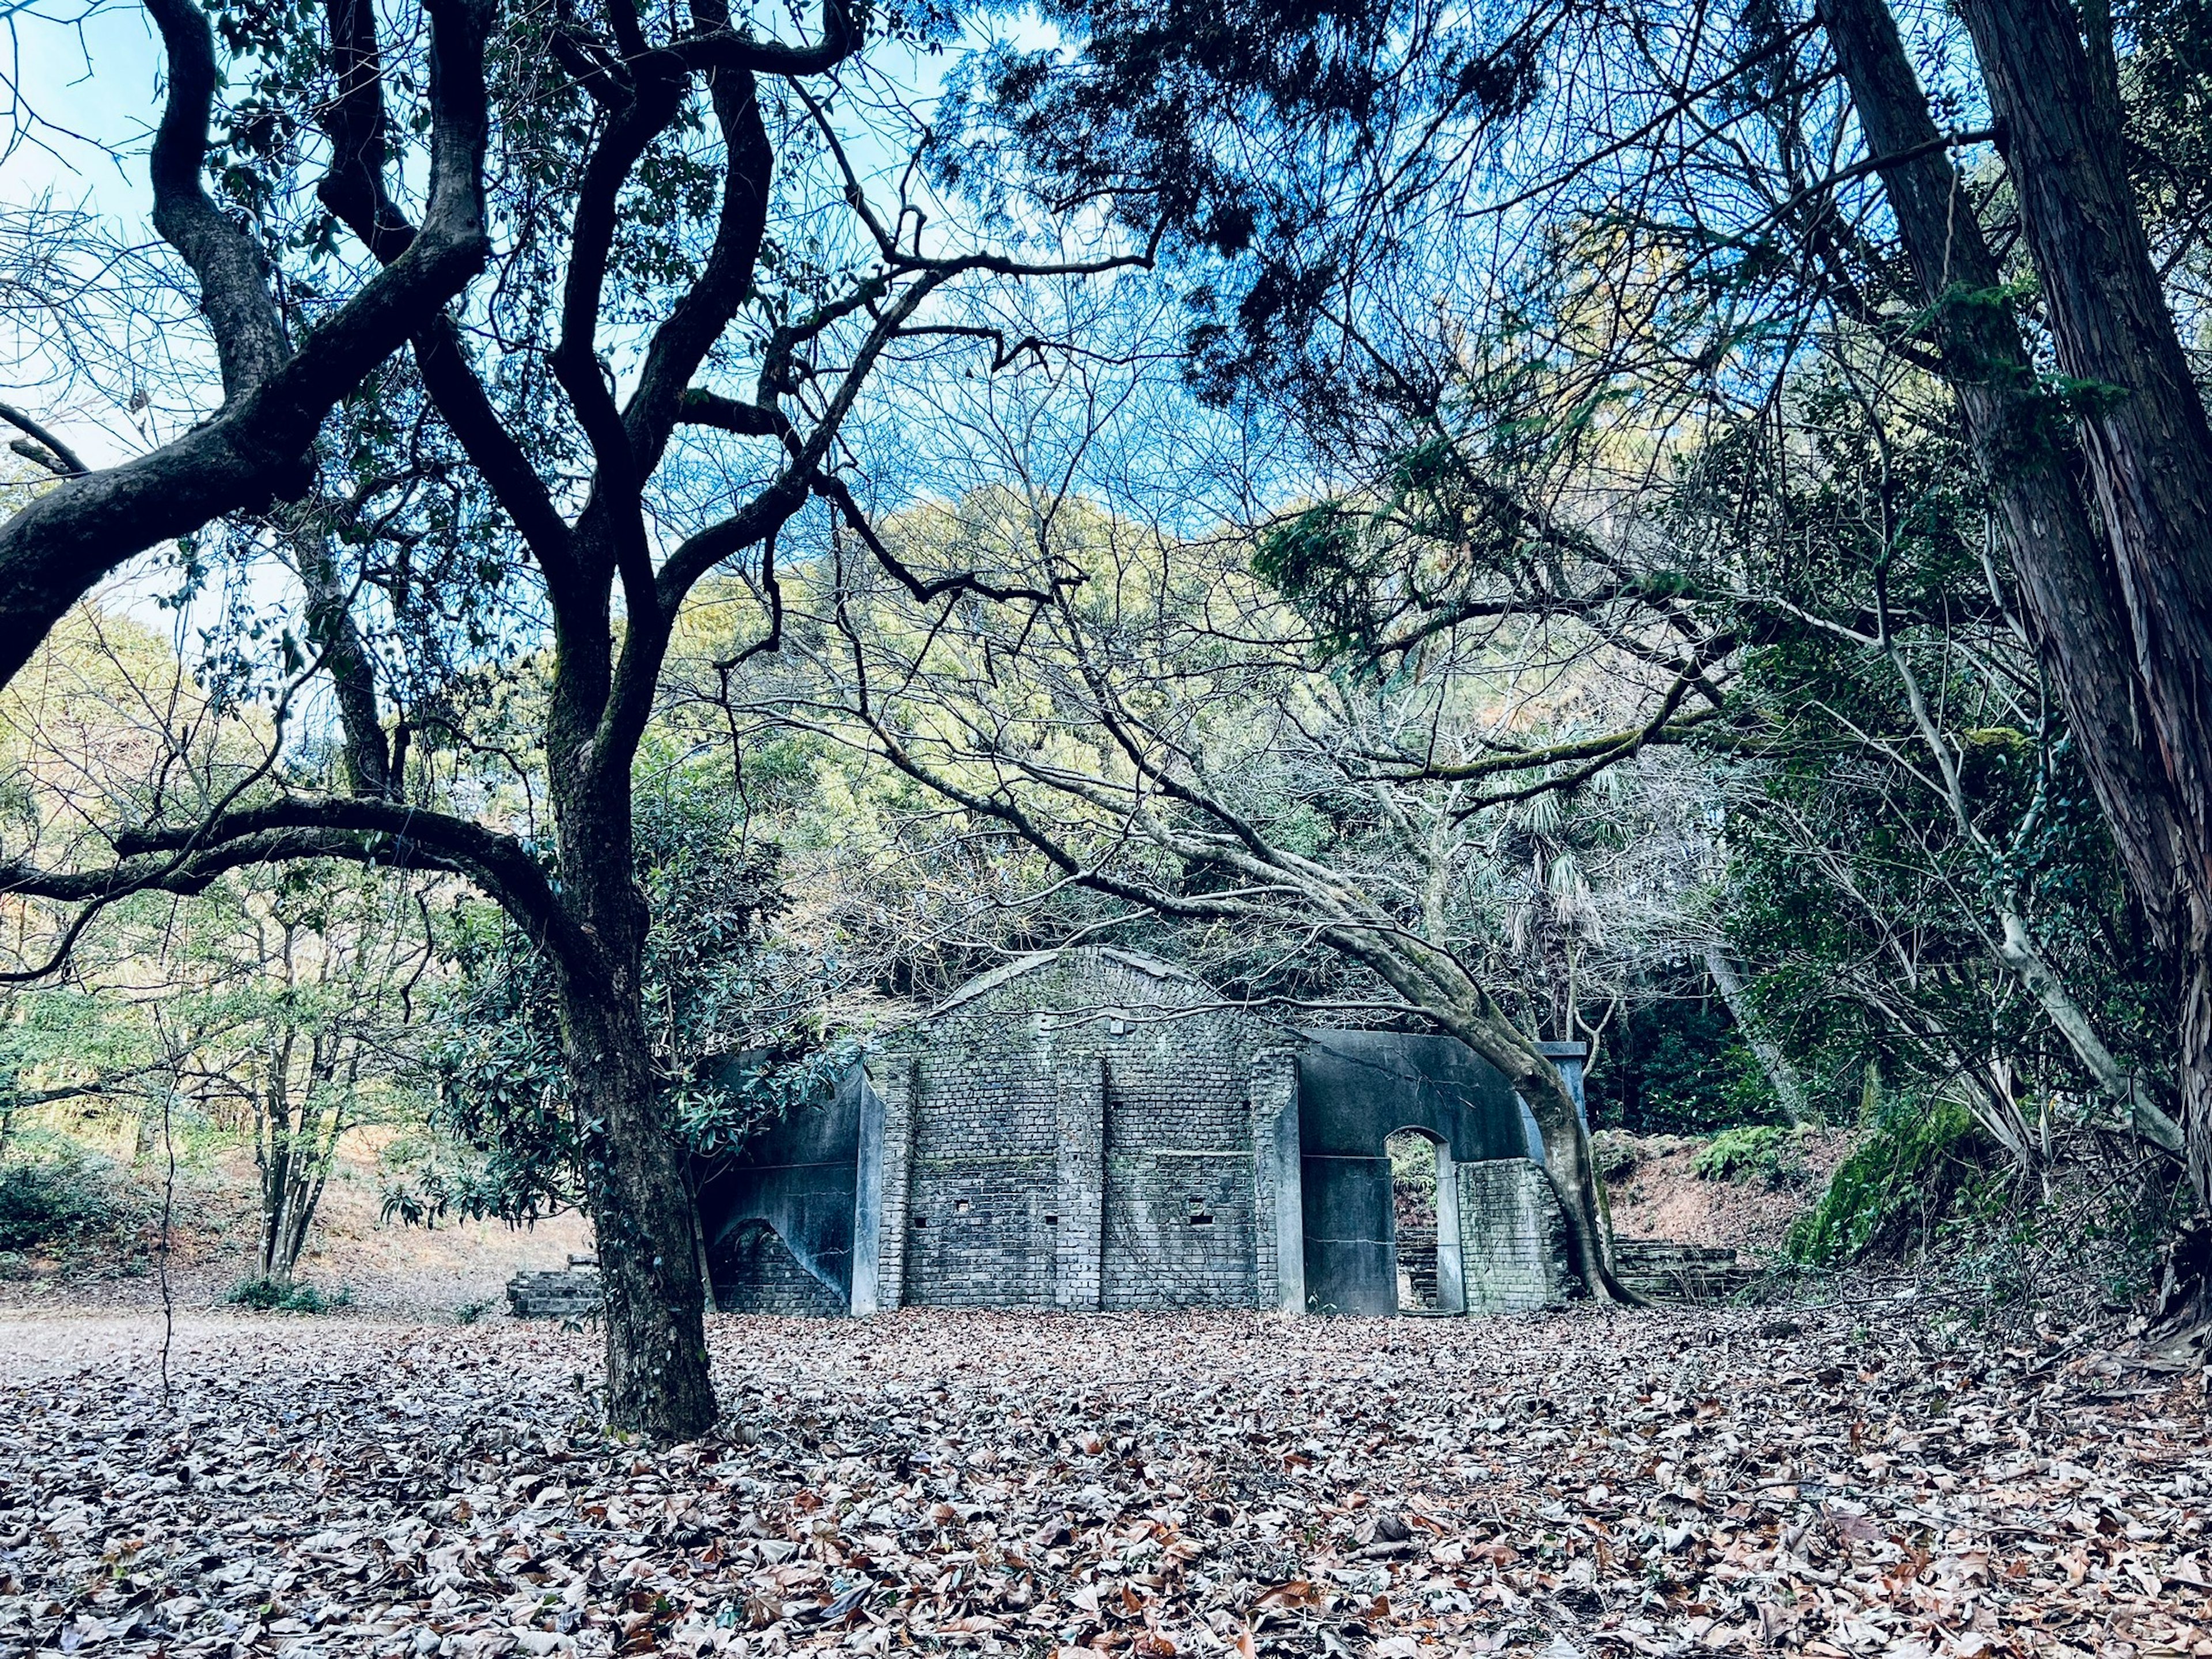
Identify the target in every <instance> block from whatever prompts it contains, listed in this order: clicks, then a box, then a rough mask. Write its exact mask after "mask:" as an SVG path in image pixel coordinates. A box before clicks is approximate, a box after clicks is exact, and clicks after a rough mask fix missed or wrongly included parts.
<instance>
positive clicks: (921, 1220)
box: [914, 1215, 929, 1227]
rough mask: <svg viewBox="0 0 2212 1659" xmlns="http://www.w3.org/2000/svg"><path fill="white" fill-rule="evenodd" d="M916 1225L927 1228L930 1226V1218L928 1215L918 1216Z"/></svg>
mask: <svg viewBox="0 0 2212 1659" xmlns="http://www.w3.org/2000/svg"><path fill="white" fill-rule="evenodd" d="M914 1225H915V1226H917V1227H927V1225H929V1218H928V1217H927V1216H926V1215H918V1216H916V1217H915V1218H914Z"/></svg>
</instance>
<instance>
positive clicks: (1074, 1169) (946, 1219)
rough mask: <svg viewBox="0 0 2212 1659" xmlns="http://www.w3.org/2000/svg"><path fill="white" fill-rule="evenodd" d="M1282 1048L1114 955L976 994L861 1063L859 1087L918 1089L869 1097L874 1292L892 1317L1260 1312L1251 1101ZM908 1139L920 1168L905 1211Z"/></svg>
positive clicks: (1022, 976)
mask: <svg viewBox="0 0 2212 1659" xmlns="http://www.w3.org/2000/svg"><path fill="white" fill-rule="evenodd" d="M1284 1045H1285V1031H1284V1030H1283V1029H1282V1028H1281V1027H1279V1026H1278V1025H1277V1024H1274V1023H1273V1022H1272V1021H1269V1020H1267V1019H1263V1018H1259V1017H1257V1016H1255V1015H1251V1014H1247V1013H1244V1012H1240V1011H1237V1010H1235V1009H1225V1008H1222V1007H1220V1006H1218V999H1217V998H1216V996H1215V994H1214V993H1213V992H1212V989H1211V988H1210V987H1207V986H1206V985H1205V984H1204V983H1203V982H1201V981H1198V980H1196V979H1194V978H1191V977H1190V976H1188V975H1184V974H1182V973H1180V972H1178V971H1176V970H1175V969H1170V968H1167V967H1165V966H1164V964H1155V963H1148V962H1146V961H1145V960H1144V959H1142V958H1140V957H1130V956H1127V955H1124V954H1122V953H1121V952H1119V951H1110V950H1103V949H1083V950H1075V951H1064V952H1061V953H1060V954H1059V955H1057V956H1055V957H1048V958H1043V959H1037V960H1032V961H1030V962H1028V963H1018V964H1016V965H1015V967H1014V968H1013V969H1011V970H1002V971H1001V972H1000V974H998V975H991V976H989V977H987V978H986V979H984V980H982V981H978V982H977V984H976V985H975V986H974V987H970V988H969V990H968V991H967V992H965V993H963V994H962V995H961V996H960V997H958V998H956V999H955V1000H954V1001H953V1002H952V1003H951V1004H949V1005H947V1006H945V1007H944V1008H941V1009H939V1011H938V1012H937V1013H936V1014H935V1015H934V1016H933V1018H931V1019H929V1020H928V1021H927V1022H925V1023H924V1024H922V1025H921V1026H918V1027H915V1028H913V1029H912V1030H909V1031H908V1032H903V1033H901V1034H900V1036H899V1037H898V1038H897V1039H895V1040H894V1041H893V1042H890V1043H887V1044H885V1045H884V1048H883V1050H881V1051H880V1053H879V1054H878V1057H876V1058H875V1059H873V1060H872V1061H871V1066H870V1074H871V1079H874V1078H875V1076H876V1074H877V1073H878V1072H882V1073H885V1074H895V1073H900V1072H902V1071H903V1072H905V1073H906V1074H907V1075H908V1076H910V1078H911V1083H910V1085H908V1090H907V1095H908V1097H907V1099H905V1100H904V1101H902V1102H898V1103H894V1102H893V1100H892V1098H891V1093H890V1092H886V1091H884V1088H883V1087H882V1086H881V1085H878V1090H877V1091H878V1096H879V1097H882V1098H883V1099H884V1124H885V1133H884V1141H885V1148H886V1152H885V1158H884V1206H883V1213H884V1238H883V1240H882V1241H881V1260H882V1261H883V1263H884V1270H883V1271H881V1272H880V1273H879V1278H880V1279H882V1280H883V1281H884V1284H885V1285H888V1284H889V1283H890V1279H891V1278H892V1277H893V1273H894V1271H895V1273H896V1279H897V1280H898V1284H899V1300H902V1301H903V1302H905V1303H907V1304H912V1305H917V1306H933V1307H946V1306H950V1307H980V1306H992V1307H1037V1308H1049V1307H1059V1308H1066V1309H1096V1308H1105V1309H1115V1310H1127V1309H1146V1308H1181V1307H1216V1308H1219V1307H1229V1308H1249V1307H1255V1306H1260V1305H1273V1296H1274V1280H1275V1263H1274V1260H1273V1252H1274V1249H1275V1245H1274V1240H1273V1231H1272V1229H1273V1207H1272V1203H1271V1202H1270V1203H1269V1204H1268V1205H1267V1206H1265V1212H1266V1220H1267V1227H1268V1236H1267V1240H1266V1249H1267V1256H1268V1260H1267V1272H1266V1273H1265V1274H1264V1276H1263V1275H1262V1273H1261V1271H1260V1264H1259V1261H1258V1259H1257V1258H1258V1255H1259V1249H1258V1243H1259V1241H1258V1239H1257V1238H1256V1237H1255V1230H1256V1229H1257V1228H1258V1226H1259V1224H1260V1221H1261V1215H1262V1210H1263V1205H1262V1202H1261V1194H1258V1193H1257V1192H1256V1191H1255V1184H1254V1183H1255V1170H1254V1164H1253V1155H1252V1146H1253V1121H1254V1119H1253V1109H1254V1099H1253V1084H1254V1079H1255V1072H1256V1073H1258V1074H1260V1075H1262V1076H1270V1077H1271V1076H1272V1075H1273V1073H1269V1072H1268V1071H1267V1068H1266V1067H1263V1066H1256V1064H1255V1062H1256V1061H1257V1060H1258V1059H1259V1057H1260V1056H1261V1055H1262V1054H1267V1053H1270V1052H1271V1051H1276V1050H1279V1049H1281V1048H1283V1047H1284ZM891 1092H896V1085H895V1086H894V1089H893V1091H891ZM895 1119H896V1120H899V1121H896V1122H895V1121H894V1120H895ZM901 1133H903V1134H907V1135H910V1137H911V1144H912V1148H913V1151H912V1154H911V1158H910V1162H909V1164H908V1169H907V1170H906V1180H907V1182H908V1186H907V1192H906V1195H905V1200H904V1203H903V1206H901V1205H900V1204H899V1203H898V1201H897V1200H896V1199H895V1198H894V1196H893V1194H894V1191H895V1182H896V1179H897V1175H898V1172H897V1171H896V1170H895V1169H894V1167H893V1165H894V1162H895V1159H894V1158H893V1156H892V1150H891V1149H892V1146H893V1142H894V1139H895V1136H896V1135H897V1134H901ZM901 1209H902V1213H901V1214H899V1215H898V1218H897V1219H898V1223H899V1225H898V1229H897V1232H896V1237H894V1234H893V1218H894V1212H895V1211H899V1210H901ZM895 1249H896V1251H897V1252H898V1254H899V1256H900V1260H899V1261H898V1262H897V1264H896V1269H895V1270H893V1269H892V1268H891V1264H890V1257H891V1255H892V1254H893V1252H894V1250H895ZM1263 1298H1264V1299H1265V1300H1264V1302H1263ZM884 1303H885V1305H895V1304H893V1303H892V1302H891V1300H890V1296H889V1295H888V1293H886V1294H885V1296H884Z"/></svg>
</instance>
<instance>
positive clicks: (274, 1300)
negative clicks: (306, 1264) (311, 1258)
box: [223, 1279, 353, 1314]
mask: <svg viewBox="0 0 2212 1659" xmlns="http://www.w3.org/2000/svg"><path fill="white" fill-rule="evenodd" d="M223 1300H224V1301H226V1302H228V1303H229V1304H230V1305H231V1306H233V1307H234V1308H258V1309H259V1310H261V1311H262V1312H264V1313H302V1314H325V1313H335V1312H337V1310H339V1309H341V1308H349V1307H351V1306H352V1305H353V1291H352V1290H351V1289H350V1288H349V1287H348V1286H346V1285H339V1286H338V1288H337V1290H336V1291H332V1292H331V1294H330V1295H328V1296H325V1294H324V1293H323V1292H322V1291H319V1290H318V1289H316V1288H315V1287H314V1286H313V1285H310V1284H308V1283H307V1281H306V1280H305V1279H299V1280H295V1281H291V1282H289V1283H288V1282H287V1281H285V1280H283V1279H246V1280H245V1281H244V1282H242V1283H240V1284H237V1285H232V1286H231V1287H230V1291H229V1292H228V1294H227V1295H226V1296H225V1297H223Z"/></svg>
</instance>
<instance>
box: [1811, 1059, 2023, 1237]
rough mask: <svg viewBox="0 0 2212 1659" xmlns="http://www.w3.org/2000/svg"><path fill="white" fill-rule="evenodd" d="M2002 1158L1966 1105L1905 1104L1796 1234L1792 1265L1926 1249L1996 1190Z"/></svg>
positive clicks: (1887, 1116) (1846, 1166)
mask: <svg viewBox="0 0 2212 1659" xmlns="http://www.w3.org/2000/svg"><path fill="white" fill-rule="evenodd" d="M1995 1156H1996V1147H1995V1146H1992V1145H1991V1144H1990V1139H1989V1137H1988V1136H1987V1135H1986V1134H1985V1133H1984V1132H1983V1131H1982V1129H1981V1127H1980V1126H1979V1125H1978V1124H1977V1123H1976V1122H1975V1121H1974V1118H1973V1115H1972V1113H1971V1112H1969V1111H1967V1110H1966V1108H1965V1107H1964V1106H1961V1105H1959V1104H1957V1103H1954V1102H1950V1101H1946V1100H1941V1099H1936V1100H1927V1101H1923V1100H1921V1099H1918V1098H1915V1097H1904V1098H1901V1099H1899V1100H1898V1101H1897V1102H1896V1103H1894V1104H1893V1105H1892V1106H1891V1107H1889V1108H1888V1109H1887V1110H1886V1111H1885V1112H1884V1113H1883V1115H1882V1117H1881V1121H1880V1122H1879V1123H1877V1124H1876V1125H1875V1128H1874V1131H1873V1133H1871V1134H1869V1136H1868V1138H1867V1140H1866V1143H1865V1144H1864V1145H1863V1146H1860V1147H1859V1148H1858V1150H1857V1151H1856V1152H1853V1153H1852V1154H1851V1155H1850V1157H1849V1158H1846V1159H1844V1162H1843V1164H1841V1165H1840V1166H1839V1167H1838V1169H1837V1170H1836V1173H1835V1175H1834V1176H1833V1177H1832V1179H1831V1180H1830V1181H1829V1182H1828V1188H1827V1191H1826V1192H1825V1193H1824V1194H1821V1197H1820V1202H1819V1203H1818V1204H1816V1205H1814V1206H1813V1208H1812V1209H1811V1210H1810V1211H1808V1212H1807V1213H1806V1214H1805V1215H1803V1216H1802V1217H1801V1218H1799V1219H1798V1221H1797V1223H1796V1225H1795V1226H1793V1227H1792V1228H1791V1229H1790V1237H1789V1240H1788V1243H1787V1246H1786V1249H1787V1251H1788V1254H1789V1255H1790V1260H1792V1261H1799V1262H1802V1263H1805V1264H1806V1265H1808V1266H1811V1267H1832V1266H1834V1265H1836V1264H1837V1263H1838V1262H1841V1261H1849V1260H1851V1259H1852V1258H1854V1257H1857V1256H1862V1255H1873V1254H1877V1253H1879V1254H1885V1255H1900V1254H1903V1253H1904V1252H1905V1251H1906V1250H1908V1249H1911V1248H1912V1247H1914V1246H1916V1245H1918V1244H1924V1243H1927V1242H1929V1240H1931V1239H1932V1238H1934V1237H1935V1236H1936V1231H1937V1229H1938V1228H1939V1226H1940V1225H1942V1222H1943V1221H1944V1220H1945V1219H1947V1218H1949V1217H1950V1216H1951V1215H1952V1214H1953V1213H1954V1212H1955V1211H1956V1210H1958V1209H1960V1208H1961V1207H1965V1206H1970V1205H1971V1204H1972V1202H1973V1201H1974V1200H1976V1199H1977V1198H1978V1197H1979V1196H1981V1195H1984V1194H1986V1193H1987V1192H1988V1191H1989V1189H1990V1167H1991V1164H1992V1161H1993V1159H1994V1158H1995Z"/></svg>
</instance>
